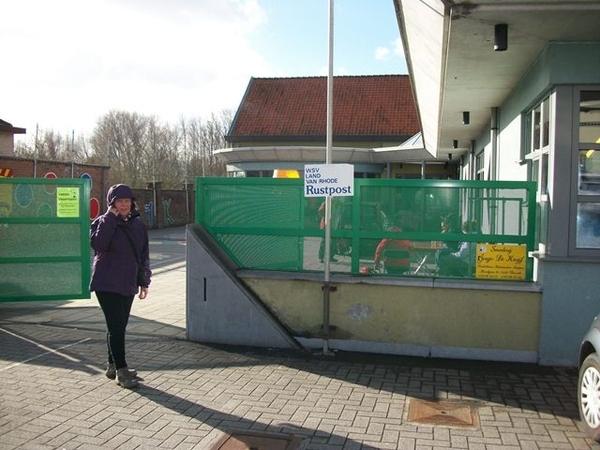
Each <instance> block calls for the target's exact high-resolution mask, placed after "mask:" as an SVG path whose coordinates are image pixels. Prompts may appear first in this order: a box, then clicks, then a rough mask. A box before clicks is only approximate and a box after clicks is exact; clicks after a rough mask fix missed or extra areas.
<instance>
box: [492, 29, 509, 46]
mask: <svg viewBox="0 0 600 450" xmlns="http://www.w3.org/2000/svg"><path fill="white" fill-rule="evenodd" d="M507 48H508V25H507V24H505V23H498V24H496V25H495V26H494V51H495V52H503V51H505V50H506V49H507Z"/></svg>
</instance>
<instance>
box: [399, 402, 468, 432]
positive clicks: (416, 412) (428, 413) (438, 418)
mask: <svg viewBox="0 0 600 450" xmlns="http://www.w3.org/2000/svg"><path fill="white" fill-rule="evenodd" d="M408 421H409V422H416V423H422V424H425V425H445V426H450V427H475V428H476V427H479V414H477V410H476V409H475V407H474V406H472V405H469V404H468V403H466V402H460V401H426V400H418V399H412V400H411V401H410V404H409V406H408Z"/></svg>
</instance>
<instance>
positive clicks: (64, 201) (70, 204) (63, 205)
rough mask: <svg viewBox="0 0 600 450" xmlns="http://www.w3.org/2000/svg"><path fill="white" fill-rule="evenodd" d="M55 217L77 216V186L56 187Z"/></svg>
mask: <svg viewBox="0 0 600 450" xmlns="http://www.w3.org/2000/svg"><path fill="white" fill-rule="evenodd" d="M56 217H76V218H77V217H79V188H78V187H63V186H59V187H57V188H56Z"/></svg>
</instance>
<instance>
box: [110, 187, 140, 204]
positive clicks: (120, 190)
mask: <svg viewBox="0 0 600 450" xmlns="http://www.w3.org/2000/svg"><path fill="white" fill-rule="evenodd" d="M118 198H130V199H131V201H134V200H135V196H134V195H133V191H132V190H131V188H130V187H129V186H127V185H126V184H115V185H114V186H111V187H110V189H109V190H108V193H107V194H106V202H107V203H108V205H109V206H110V205H112V204H113V203H114V202H115V200H116V199H118Z"/></svg>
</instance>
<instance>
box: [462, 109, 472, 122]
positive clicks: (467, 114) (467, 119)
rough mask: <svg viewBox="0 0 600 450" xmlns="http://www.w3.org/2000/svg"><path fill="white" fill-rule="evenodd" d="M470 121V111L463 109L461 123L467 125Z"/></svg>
mask: <svg viewBox="0 0 600 450" xmlns="http://www.w3.org/2000/svg"><path fill="white" fill-rule="evenodd" d="M470 122H471V113H470V112H469V111H463V125H469V123H470Z"/></svg>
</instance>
